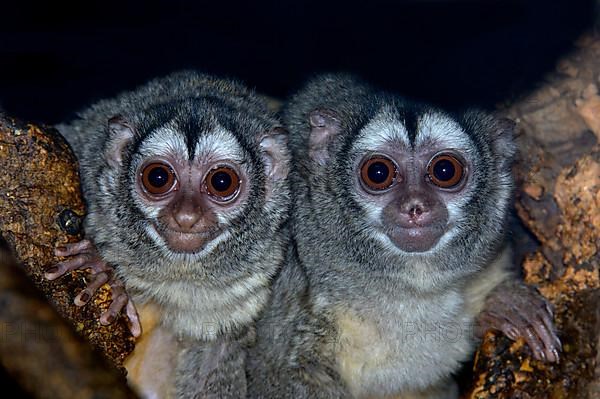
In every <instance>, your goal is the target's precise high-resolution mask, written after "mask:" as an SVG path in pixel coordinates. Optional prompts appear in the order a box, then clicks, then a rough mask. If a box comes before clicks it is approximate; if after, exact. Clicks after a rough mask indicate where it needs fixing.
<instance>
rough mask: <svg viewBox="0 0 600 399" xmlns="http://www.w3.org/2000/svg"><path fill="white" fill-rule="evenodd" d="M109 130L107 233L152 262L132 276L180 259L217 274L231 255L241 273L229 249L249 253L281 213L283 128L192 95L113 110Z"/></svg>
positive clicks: (167, 267)
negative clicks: (111, 226)
mask: <svg viewBox="0 0 600 399" xmlns="http://www.w3.org/2000/svg"><path fill="white" fill-rule="evenodd" d="M108 129H109V131H110V134H109V136H108V140H107V142H106V144H105V159H106V166H105V167H104V169H103V170H102V171H101V173H100V174H99V175H98V176H99V185H100V189H101V190H100V192H101V195H100V196H99V201H98V205H99V208H100V209H101V210H102V212H104V213H105V214H108V215H114V218H115V219H116V220H118V221H119V223H118V224H117V226H118V227H119V229H118V230H117V232H118V234H119V236H118V237H117V236H115V237H107V240H106V241H107V242H109V243H110V244H111V245H112V246H114V247H115V248H116V249H115V251H114V252H115V257H122V255H119V252H120V251H122V250H123V249H121V248H124V249H125V250H128V251H131V252H132V253H144V254H146V255H147V256H148V257H149V258H150V257H151V258H152V259H153V264H154V265H156V266H155V267H153V268H151V269H150V268H147V269H146V270H137V269H136V268H132V269H134V270H131V271H129V274H130V275H132V274H134V273H137V274H139V275H140V276H143V277H144V278H151V279H154V280H157V279H160V278H162V277H163V276H164V275H168V273H169V272H173V271H178V272H179V271H181V270H182V269H184V268H185V270H186V272H188V273H190V274H196V275H198V276H200V275H201V274H202V273H211V276H214V277H215V280H218V279H217V276H221V275H222V274H225V273H227V267H226V265H228V264H229V263H232V264H234V265H235V266H234V267H238V268H239V269H240V273H242V272H244V270H242V268H241V267H239V265H240V264H241V262H242V261H241V260H240V261H238V260H237V259H236V261H235V262H230V259H231V255H230V254H231V253H235V254H236V256H240V257H243V256H245V254H247V253H249V254H253V253H254V251H256V249H255V248H253V246H261V245H264V243H265V242H270V241H269V240H270V239H272V238H273V237H274V236H273V234H272V231H273V230H275V229H277V228H279V227H278V226H279V225H280V224H281V223H282V222H283V221H284V220H285V218H286V217H287V204H288V202H289V195H288V187H287V181H286V178H287V165H288V159H287V157H288V155H287V146H286V143H285V140H286V135H285V132H283V131H281V130H280V128H279V127H278V125H276V124H275V123H274V122H273V121H271V120H269V119H263V118H262V117H256V116H254V115H246V114H243V113H242V112H240V111H237V110H236V109H234V108H230V106H229V105H228V104H225V103H221V102H218V101H215V100H213V99H188V100H182V101H180V102H172V103H169V104H166V105H162V104H159V105H156V106H154V107H153V108H149V109H147V110H145V111H144V112H139V113H138V114H137V115H125V116H118V117H115V118H111V119H110V120H109V121H108ZM121 221H122V222H121ZM248 236H255V237H261V238H262V237H271V238H269V239H267V238H264V239H262V240H261V239H257V240H253V241H252V242H251V243H248V241H249V239H248V238H247V237H248ZM257 252H258V251H257ZM246 259H250V256H248V257H246ZM124 267H126V266H124ZM151 274H152V275H151ZM154 274H156V276H155V275H154ZM230 274H231V275H232V276H233V275H234V273H231V272H230ZM218 281H221V280H218Z"/></svg>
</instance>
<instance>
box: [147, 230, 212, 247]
mask: <svg viewBox="0 0 600 399" xmlns="http://www.w3.org/2000/svg"><path fill="white" fill-rule="evenodd" d="M156 230H157V231H158V232H159V234H160V236H161V237H162V238H163V239H164V240H165V243H166V244H167V246H168V247H169V249H170V250H172V251H173V252H181V253H195V252H200V251H202V250H203V249H204V247H205V246H206V245H207V244H208V243H209V242H211V241H212V240H214V239H215V238H216V237H217V236H218V234H219V231H218V230H216V229H210V230H203V231H198V232H187V231H177V230H173V229H169V228H163V229H156Z"/></svg>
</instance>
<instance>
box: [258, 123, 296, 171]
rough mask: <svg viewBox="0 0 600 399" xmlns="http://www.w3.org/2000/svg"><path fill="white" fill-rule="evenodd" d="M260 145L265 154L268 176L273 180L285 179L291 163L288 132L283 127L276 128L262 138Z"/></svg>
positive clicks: (264, 159)
mask: <svg viewBox="0 0 600 399" xmlns="http://www.w3.org/2000/svg"><path fill="white" fill-rule="evenodd" d="M259 145H260V148H261V149H262V152H263V161H264V162H265V165H266V168H267V170H266V172H267V176H268V177H269V178H271V179H273V180H283V179H285V178H286V177H287V175H288V172H289V163H290V155H289V152H288V148H287V131H286V130H285V129H284V128H282V127H276V128H274V129H272V130H271V131H269V132H267V133H266V134H265V135H263V136H261V137H260V142H259Z"/></svg>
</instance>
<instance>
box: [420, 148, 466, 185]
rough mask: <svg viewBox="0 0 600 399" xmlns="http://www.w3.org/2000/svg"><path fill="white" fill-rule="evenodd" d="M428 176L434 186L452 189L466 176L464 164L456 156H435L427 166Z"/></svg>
mask: <svg viewBox="0 0 600 399" xmlns="http://www.w3.org/2000/svg"><path fill="white" fill-rule="evenodd" d="M427 175H428V176H429V179H430V180H431V182H432V183H433V184H435V185H436V186H439V187H442V188H452V187H454V186H456V185H457V184H458V183H460V182H461V181H462V179H463V176H464V167H463V164H462V162H461V161H460V160H459V159H458V158H456V157H455V156H454V155H450V154H441V155H437V156H435V157H434V158H433V159H432V160H431V161H430V162H429V165H428V166H427Z"/></svg>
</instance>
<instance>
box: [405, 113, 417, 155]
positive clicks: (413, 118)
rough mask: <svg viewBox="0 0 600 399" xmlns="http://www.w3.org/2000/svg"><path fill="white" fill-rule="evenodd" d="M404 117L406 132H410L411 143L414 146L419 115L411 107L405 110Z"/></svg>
mask: <svg viewBox="0 0 600 399" xmlns="http://www.w3.org/2000/svg"><path fill="white" fill-rule="evenodd" d="M402 119H403V121H402V122H403V123H404V127H405V128H406V133H407V134H408V140H409V142H410V145H411V147H414V146H415V141H416V139H417V134H418V124H419V116H418V115H417V113H416V112H415V111H414V110H413V109H410V108H409V109H404V110H403V115H402Z"/></svg>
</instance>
